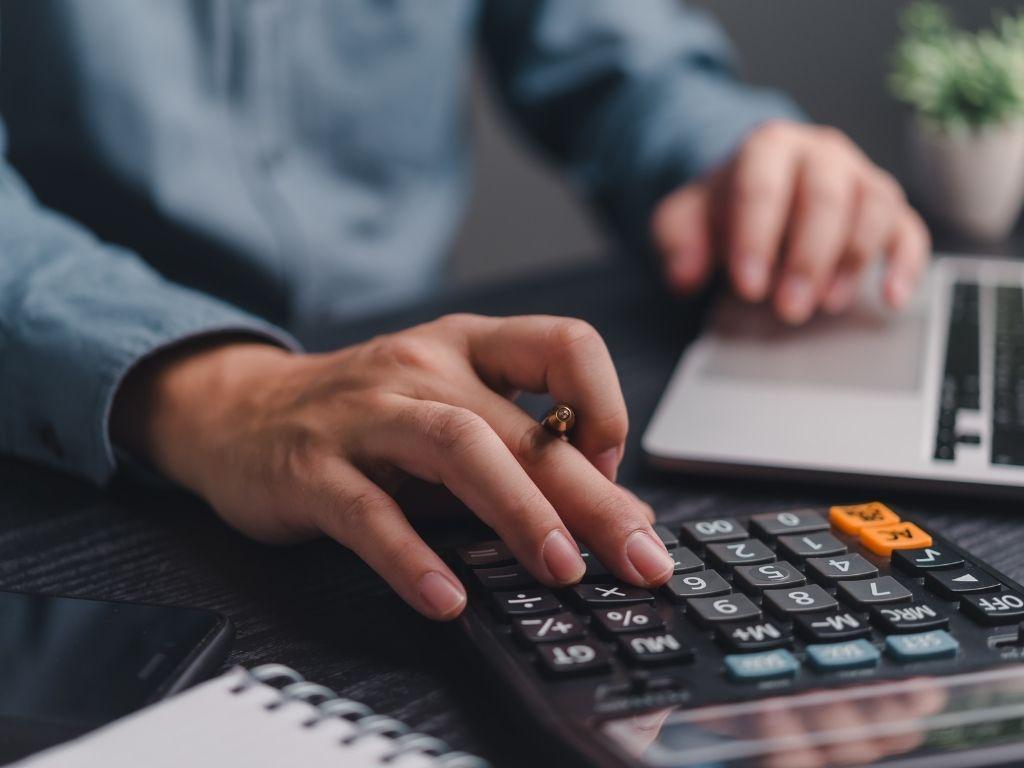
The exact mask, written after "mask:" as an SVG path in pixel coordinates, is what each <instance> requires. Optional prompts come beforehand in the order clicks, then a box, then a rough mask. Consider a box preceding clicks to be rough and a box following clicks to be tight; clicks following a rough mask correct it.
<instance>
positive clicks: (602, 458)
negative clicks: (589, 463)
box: [594, 448, 619, 483]
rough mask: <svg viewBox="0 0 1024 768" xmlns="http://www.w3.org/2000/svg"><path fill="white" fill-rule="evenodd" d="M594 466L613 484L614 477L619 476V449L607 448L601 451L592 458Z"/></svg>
mask: <svg viewBox="0 0 1024 768" xmlns="http://www.w3.org/2000/svg"><path fill="white" fill-rule="evenodd" d="M594 466H595V467H597V471H598V472H600V473H601V474H602V475H604V476H605V477H607V478H608V479H609V480H611V481H612V482H613V483H614V482H615V477H616V475H618V474H619V449H618V448H609V449H608V450H607V451H601V453H599V454H597V456H595V457H594Z"/></svg>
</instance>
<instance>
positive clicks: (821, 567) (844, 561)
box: [807, 553, 878, 584]
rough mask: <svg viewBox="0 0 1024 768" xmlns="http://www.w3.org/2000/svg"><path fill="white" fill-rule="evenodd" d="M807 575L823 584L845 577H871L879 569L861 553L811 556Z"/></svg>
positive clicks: (876, 573) (808, 560)
mask: <svg viewBox="0 0 1024 768" xmlns="http://www.w3.org/2000/svg"><path fill="white" fill-rule="evenodd" d="M807 575H808V576H810V577H811V578H812V579H814V580H815V581H820V582H822V583H823V584H835V583H836V582H837V581H842V580H845V579H871V578H874V577H875V576H877V575H878V569H877V568H876V567H875V566H874V565H873V564H872V563H870V562H868V561H867V560H866V559H864V558H863V557H862V556H861V555H858V554H856V553H854V554H852V555H840V556H837V557H811V558H808V559H807Z"/></svg>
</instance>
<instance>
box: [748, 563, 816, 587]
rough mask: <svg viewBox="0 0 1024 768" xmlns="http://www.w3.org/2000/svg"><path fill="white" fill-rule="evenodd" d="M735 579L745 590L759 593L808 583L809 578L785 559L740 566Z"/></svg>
mask: <svg viewBox="0 0 1024 768" xmlns="http://www.w3.org/2000/svg"><path fill="white" fill-rule="evenodd" d="M734 581H735V582H736V583H737V584H739V586H740V588H741V589H742V590H743V591H744V592H749V593H751V594H757V593H759V592H760V591H761V590H763V589H784V588H785V587H799V586H801V585H803V584H806V583H807V578H806V577H805V576H804V575H803V574H802V573H800V571H799V570H797V568H796V566H795V565H791V564H790V563H787V562H786V561H784V560H783V561H780V562H777V563H763V564H761V565H741V566H738V567H737V568H736V578H735V579H734Z"/></svg>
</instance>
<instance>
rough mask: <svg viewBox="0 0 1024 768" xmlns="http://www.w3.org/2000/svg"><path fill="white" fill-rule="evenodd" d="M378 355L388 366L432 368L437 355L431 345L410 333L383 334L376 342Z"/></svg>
mask: <svg viewBox="0 0 1024 768" xmlns="http://www.w3.org/2000/svg"><path fill="white" fill-rule="evenodd" d="M374 344H375V352H376V354H377V357H378V358H379V359H380V360H381V361H382V362H383V363H384V364H385V365H387V366H393V367H399V368H431V367H432V366H433V364H434V360H435V355H434V353H433V351H432V349H431V348H430V345H429V344H428V343H426V342H425V341H423V340H422V339H419V338H416V337H415V336H412V335H409V334H393V335H390V336H382V337H380V338H379V339H377V340H376V341H375V342H374Z"/></svg>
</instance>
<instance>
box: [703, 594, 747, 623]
mask: <svg viewBox="0 0 1024 768" xmlns="http://www.w3.org/2000/svg"><path fill="white" fill-rule="evenodd" d="M686 613H687V615H688V616H691V617H692V618H693V619H694V620H695V621H696V622H697V623H698V624H700V625H702V626H705V627H707V626H713V625H714V624H717V623H720V622H725V621H750V620H752V619H759V618H761V609H760V608H758V607H757V606H756V605H754V604H753V603H752V602H750V598H749V597H747V596H746V595H725V596H724V597H695V598H693V599H691V600H688V601H687V602H686Z"/></svg>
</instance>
